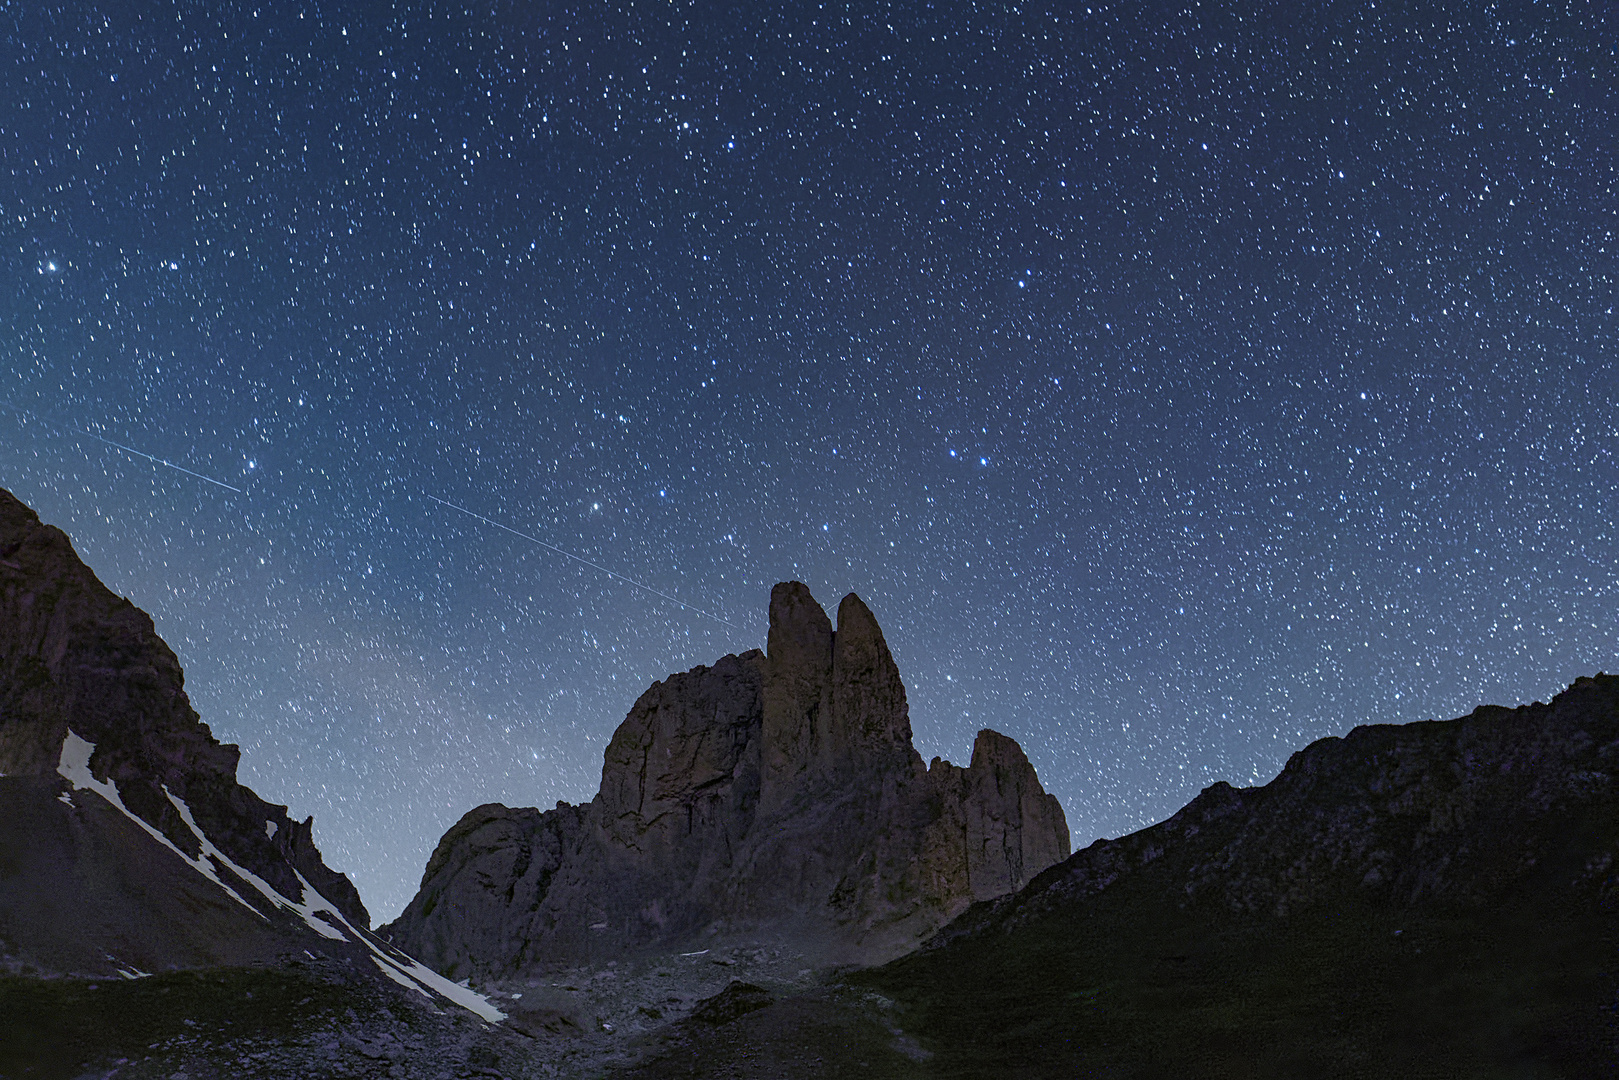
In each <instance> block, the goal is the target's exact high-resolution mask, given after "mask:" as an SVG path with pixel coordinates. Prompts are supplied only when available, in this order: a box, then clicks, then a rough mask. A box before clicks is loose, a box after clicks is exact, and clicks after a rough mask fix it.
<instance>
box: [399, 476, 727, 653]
mask: <svg viewBox="0 0 1619 1080" xmlns="http://www.w3.org/2000/svg"><path fill="white" fill-rule="evenodd" d="M421 494H422V496H423V497H424V498H428V499H432V500H433V501H434V502H436V503H438V504H439V505H440V506H448V507H449V508H450V509H451V510H455V511H457V512H459V513H462V514H465V515H466V516H467V517H469V518H476V519H477V520H479V521H481V522H483V523H484V524H485V525H493V526H494V527H495V528H497V529H501V530H503V531H505V532H509V533H511V534H512V535H513V536H521V537H522V538H523V539H524V540H528V541H530V542H531V543H535V544H538V545H540V546H541V547H542V548H544V549H545V550H547V551H554V552H556V553H557V554H558V555H561V556H562V557H563V558H565V559H572V560H573V561H574V562H577V563H584V564H585V565H586V566H588V567H590V568H591V569H592V570H597V571H600V572H601V573H603V574H606V575H607V576H608V577H610V578H613V579H615V580H618V581H622V582H624V583H625V584H626V585H633V586H635V587H636V588H637V589H640V590H641V591H642V592H649V593H651V594H652V595H653V596H656V597H658V598H659V599H662V600H667V601H669V602H670V603H671V604H674V605H676V606H677V607H679V608H681V609H683V610H685V611H694V612H696V613H697V614H699V615H705V616H707V617H708V618H710V619H713V620H714V621H715V622H718V623H725V625H726V626H729V627H730V628H731V629H733V630H735V629H737V625H736V624H735V623H732V622H727V621H726V620H725V619H722V618H720V617H719V616H718V615H716V614H714V613H713V612H712V611H704V610H703V609H702V608H700V607H696V606H694V605H692V604H688V603H686V602H685V601H682V600H676V599H675V598H674V597H672V596H670V595H669V594H668V593H662V592H659V591H658V590H657V589H654V588H653V587H652V586H650V585H643V584H642V583H641V582H639V581H636V580H635V579H634V578H627V577H625V576H624V575H623V574H617V573H614V572H613V571H611V570H609V569H607V567H605V566H601V565H599V564H597V563H593V562H591V561H590V560H589V559H586V558H582V557H581V556H578V555H575V554H574V553H573V552H571V551H564V550H562V549H561V548H559V547H557V546H556V545H555V544H547V543H546V542H545V541H544V540H541V539H540V538H539V537H538V536H531V535H529V534H528V533H526V532H522V531H520V530H518V529H514V528H512V527H511V526H510V525H502V524H501V523H500V522H498V521H496V520H495V519H494V518H486V517H484V516H483V515H482V514H480V513H477V512H476V511H473V510H468V509H467V508H466V507H464V506H457V505H456V504H455V503H453V502H446V501H445V500H443V499H441V498H439V497H438V496H436V495H429V494H427V492H425V491H424V492H422V493H421Z"/></svg>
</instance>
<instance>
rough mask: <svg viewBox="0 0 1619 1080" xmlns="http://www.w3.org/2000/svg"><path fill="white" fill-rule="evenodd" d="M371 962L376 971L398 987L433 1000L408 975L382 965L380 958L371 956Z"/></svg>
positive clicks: (387, 965)
mask: <svg viewBox="0 0 1619 1080" xmlns="http://www.w3.org/2000/svg"><path fill="white" fill-rule="evenodd" d="M371 962H372V963H373V964H375V965H377V970H378V971H380V972H382V973H383V974H384V975H386V976H388V978H390V979H392V980H393V981H394V982H396V983H398V984H399V985H400V986H403V987H404V988H405V989H407V990H414V991H416V992H417V993H418V994H420V995H422V997H424V998H426V999H427V1000H429V1001H432V1000H433V995H432V994H429V993H428V992H427V991H426V990H423V989H422V987H421V984H420V983H417V982H414V981H413V980H412V979H411V977H410V976H409V975H406V974H405V973H404V972H402V971H400V970H399V969H398V968H396V967H394V966H393V965H392V964H384V963H383V962H382V958H381V957H378V956H373V957H372V958H371Z"/></svg>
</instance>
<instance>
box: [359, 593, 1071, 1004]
mask: <svg viewBox="0 0 1619 1080" xmlns="http://www.w3.org/2000/svg"><path fill="white" fill-rule="evenodd" d="M768 645H769V652H768V654H766V653H760V652H758V651H752V652H747V653H744V654H742V655H741V656H727V657H725V658H724V659H722V660H720V661H719V662H718V663H717V664H715V665H714V666H713V667H711V668H710V667H699V668H695V669H693V670H691V671H689V672H686V673H685V674H681V675H673V676H670V677H669V678H668V679H666V680H664V681H663V682H661V683H657V684H655V685H654V686H653V687H652V688H651V689H650V690H648V691H647V692H646V693H645V694H643V695H642V696H641V699H640V700H639V701H637V702H636V703H635V706H634V708H632V709H631V710H630V714H629V716H628V717H626V718H625V720H624V723H623V724H622V725H620V727H619V729H618V731H617V733H616V734H615V735H614V736H613V740H612V742H611V744H610V745H609V746H608V749H607V752H606V755H605V761H604V763H603V766H602V787H601V792H600V793H599V794H598V795H597V796H596V798H595V799H594V800H592V801H591V802H590V803H588V804H586V805H584V806H581V807H572V806H565V805H560V804H559V806H558V807H557V809H555V810H551V811H546V812H545V813H541V812H539V811H537V810H510V809H507V808H505V807H499V806H484V807H479V808H478V809H476V810H474V811H472V812H471V813H469V814H468V815H467V816H466V817H464V818H463V819H462V820H461V821H460V822H459V823H457V824H456V825H455V827H453V828H452V829H451V830H450V831H449V832H448V833H446V834H445V836H444V839H443V840H442V841H440V843H439V846H438V850H437V851H435V852H434V854H433V857H432V859H431V860H430V861H429V863H428V866H427V870H426V872H425V873H424V874H423V877H422V887H421V890H420V891H419V892H418V893H417V895H416V897H415V899H414V900H412V901H411V903H410V905H409V906H408V907H407V908H406V909H405V911H404V913H403V914H402V915H401V916H400V918H399V919H398V920H397V921H396V922H394V923H392V924H390V925H389V926H388V927H385V928H384V932H385V933H387V934H389V935H390V936H391V937H392V939H393V940H394V941H395V943H397V944H399V945H401V946H402V947H404V948H405V949H407V950H408V951H411V952H412V953H413V954H414V955H416V956H419V957H421V958H423V959H424V960H425V961H426V962H427V963H429V964H433V965H435V966H437V967H438V968H439V970H441V971H444V972H446V973H448V974H452V975H454V976H455V977H457V978H459V977H461V976H463V975H467V974H472V973H480V974H496V973H505V972H510V971H513V970H517V969H521V968H523V967H526V966H529V965H532V964H536V963H543V962H548V961H557V960H576V959H585V958H591V957H600V956H604V955H613V954H617V953H628V952H633V951H635V950H637V949H640V948H651V947H658V948H668V947H673V946H678V945H681V944H684V943H691V944H693V945H694V946H695V947H701V943H703V942H706V941H709V940H714V939H716V938H717V937H718V936H720V935H725V934H743V933H759V932H764V933H775V934H778V935H780V936H784V937H790V938H794V939H796V940H798V941H800V942H805V943H811V944H813V945H815V946H816V947H819V948H821V949H822V950H823V951H824V952H825V953H826V954H827V955H829V956H838V957H843V958H848V959H857V958H858V959H874V958H878V957H882V956H887V955H892V954H894V953H896V952H898V951H902V950H903V949H905V948H907V947H909V946H910V945H911V944H914V943H915V942H916V941H917V940H919V939H920V938H921V937H923V936H925V935H926V934H927V933H929V932H931V931H932V930H934V929H935V928H937V927H938V926H939V925H941V924H942V923H943V922H945V921H946V920H948V919H949V918H950V917H952V916H953V915H955V914H956V913H958V912H959V911H961V910H962V909H963V908H965V907H966V905H967V904H969V903H970V902H972V901H973V900H982V899H989V898H992V897H996V896H1000V895H1003V894H1004V893H1006V892H1008V891H1010V890H1013V889H1016V888H1019V887H1021V886H1022V885H1023V884H1024V883H1025V882H1027V881H1028V880H1029V879H1030V878H1032V877H1033V876H1034V875H1035V874H1037V873H1039V872H1040V871H1041V870H1043V869H1045V868H1046V867H1047V866H1049V865H1051V864H1052V863H1055V862H1057V861H1060V860H1061V859H1063V858H1065V857H1066V856H1067V855H1068V849H1069V837H1068V826H1067V822H1066V821H1065V820H1064V818H1063V812H1062V808H1061V806H1059V805H1058V803H1057V801H1056V799H1055V798H1053V797H1052V796H1050V795H1047V794H1045V792H1044V791H1043V790H1042V789H1041V787H1040V782H1039V780H1038V779H1037V778H1036V777H1035V774H1034V769H1033V767H1032V766H1031V765H1030V764H1029V762H1028V759H1027V758H1026V757H1025V756H1024V755H1023V752H1022V750H1021V749H1019V747H1018V745H1017V743H1015V742H1013V741H1012V740H1011V739H1008V738H1006V737H1005V736H1003V735H999V734H996V733H995V732H993V731H984V732H981V733H980V734H979V736H978V742H977V745H976V746H975V747H974V749H973V760H972V764H971V765H970V766H969V767H968V768H966V769H963V768H960V767H958V766H955V765H951V764H950V763H949V762H943V761H938V760H935V761H934V763H933V765H932V767H931V768H929V767H926V766H924V765H923V762H922V759H921V757H920V756H919V755H918V754H917V753H916V751H915V749H913V748H912V746H911V727H910V715H909V709H908V706H907V704H906V700H905V687H904V684H903V683H902V682H901V681H900V677H899V671H898V669H897V668H896V667H895V665H894V660H893V657H892V655H891V654H890V653H889V650H888V645H887V643H886V642H885V641H884V640H883V635H882V631H881V629H880V628H879V627H878V625H877V621H876V619H875V618H874V617H873V616H872V614H871V612H870V610H869V609H868V608H867V607H866V605H865V604H864V603H863V602H862V601H861V600H860V598H859V597H857V596H854V595H853V594H851V595H849V596H847V597H845V598H844V600H843V602H842V604H840V605H839V608H838V627H837V630H836V631H835V632H834V630H833V629H832V624H831V622H830V621H829V620H828V619H827V617H826V613H825V612H824V611H823V610H822V609H821V607H820V605H819V604H817V603H816V602H815V599H814V598H813V597H812V596H811V595H810V592H809V590H808V589H807V588H806V587H805V586H804V585H802V584H800V583H798V582H787V583H784V584H781V585H777V586H776V587H775V589H774V590H773V591H772V593H771V599H770V633H769V638H768Z"/></svg>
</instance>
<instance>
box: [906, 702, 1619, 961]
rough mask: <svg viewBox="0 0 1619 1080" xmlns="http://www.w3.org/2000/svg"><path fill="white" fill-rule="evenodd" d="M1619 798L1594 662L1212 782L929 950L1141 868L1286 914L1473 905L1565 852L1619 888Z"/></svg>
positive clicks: (1009, 927)
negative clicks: (1351, 902) (1461, 713)
mask: <svg viewBox="0 0 1619 1080" xmlns="http://www.w3.org/2000/svg"><path fill="white" fill-rule="evenodd" d="M1614 809H1619V677H1615V676H1611V675H1606V674H1598V675H1596V676H1594V677H1581V678H1579V679H1576V680H1575V682H1574V684H1573V685H1572V686H1570V687H1569V688H1568V689H1567V690H1565V691H1563V692H1562V693H1560V694H1558V695H1557V696H1556V697H1555V698H1553V699H1552V701H1551V702H1550V703H1546V704H1543V703H1541V702H1538V701H1537V702H1535V703H1533V704H1531V705H1524V706H1520V707H1518V708H1516V709H1508V708H1503V707H1501V706H1496V705H1486V706H1483V707H1481V708H1478V709H1476V710H1474V712H1472V713H1471V714H1470V715H1468V716H1465V717H1462V718H1460V719H1457V720H1448V721H1428V722H1423V723H1414V724H1401V725H1392V724H1375V725H1365V726H1361V727H1357V728H1355V729H1354V730H1352V731H1350V732H1349V734H1348V735H1346V736H1344V737H1343V738H1337V737H1330V738H1325V739H1320V740H1318V741H1317V742H1314V743H1312V744H1311V745H1310V746H1308V747H1306V748H1305V749H1303V750H1301V751H1299V752H1298V753H1295V754H1294V755H1293V756H1292V757H1291V758H1290V759H1289V760H1288V763H1287V765H1286V767H1284V768H1283V769H1282V771H1281V774H1280V775H1278V776H1277V777H1276V779H1275V780H1273V781H1271V782H1270V783H1269V784H1266V785H1264V786H1263V787H1256V788H1235V787H1232V786H1231V785H1230V784H1227V783H1225V782H1223V781H1222V782H1220V783H1217V784H1213V785H1211V786H1210V787H1208V788H1206V789H1205V790H1204V791H1203V792H1202V793H1201V794H1200V795H1198V796H1197V798H1195V799H1193V800H1192V801H1191V802H1190V803H1188V804H1187V805H1186V806H1184V807H1182V808H1181V809H1180V810H1179V811H1178V812H1176V813H1175V815H1174V816H1172V817H1170V818H1169V819H1168V820H1166V821H1163V822H1161V823H1159V824H1157V825H1154V826H1151V827H1150V828H1147V829H1143V830H1141V831H1140V832H1136V833H1132V834H1130V835H1129V836H1126V837H1123V838H1121V839H1118V840H1098V841H1096V843H1094V844H1092V845H1091V846H1090V847H1088V848H1086V849H1084V850H1083V851H1079V852H1076V853H1075V854H1074V855H1073V856H1072V857H1071V858H1069V859H1068V860H1067V861H1066V862H1063V863H1061V864H1059V865H1057V866H1054V867H1052V868H1051V869H1049V870H1047V871H1046V872H1045V873H1043V874H1041V875H1040V876H1039V877H1038V878H1036V879H1035V880H1034V881H1033V882H1032V883H1031V884H1030V885H1029V887H1028V888H1027V889H1025V890H1024V891H1023V892H1021V893H1020V894H1018V895H1016V896H1007V897H1002V898H1000V899H997V900H994V901H991V902H988V903H984V904H979V905H977V906H975V907H974V908H973V909H972V910H971V911H970V912H968V913H967V914H966V915H964V916H963V917H962V918H961V919H958V920H957V921H956V922H955V923H953V924H952V925H950V926H949V927H948V928H947V929H946V930H944V931H943V932H942V933H940V934H939V935H937V936H936V937H935V938H934V939H933V940H932V941H930V942H929V946H930V947H933V948H938V947H942V946H946V945H948V944H950V943H952V942H955V941H961V940H964V939H968V938H973V937H978V936H982V935H986V934H989V935H993V934H997V933H1007V932H1011V931H1013V930H1014V929H1015V928H1017V927H1019V926H1021V925H1024V924H1025V923H1028V922H1030V921H1033V920H1037V919H1040V918H1043V917H1045V916H1047V915H1049V914H1052V913H1054V912H1060V911H1063V910H1067V909H1072V908H1074V907H1076V906H1077V905H1081V904H1085V903H1093V902H1095V900H1096V898H1097V897H1099V896H1102V895H1104V894H1106V893H1107V892H1108V891H1109V890H1111V889H1113V888H1115V887H1117V886H1119V885H1121V884H1123V883H1126V882H1129V881H1131V880H1132V879H1134V878H1137V877H1140V876H1141V875H1144V874H1151V875H1153V877H1154V878H1155V880H1159V881H1161V883H1162V886H1163V888H1165V889H1167V890H1168V892H1169V893H1170V894H1172V895H1174V896H1176V897H1178V898H1179V901H1180V903H1181V904H1182V905H1183V906H1191V905H1204V906H1212V907H1214V908H1215V909H1219V910H1225V911H1229V912H1232V913H1237V914H1243V915H1250V916H1270V917H1277V918H1285V917H1286V916H1287V915H1288V914H1289V913H1290V912H1292V911H1295V910H1298V909H1301V908H1305V907H1310V906H1312V905H1318V904H1320V903H1323V902H1328V901H1336V900H1338V899H1341V898H1342V897H1344V896H1360V897H1363V898H1367V899H1372V900H1377V901H1379V902H1388V903H1395V904H1401V905H1415V904H1424V903H1445V904H1456V905H1464V906H1465V905H1468V904H1474V903H1479V902H1483V901H1484V900H1485V899H1486V898H1489V897H1493V896H1496V895H1498V894H1501V893H1502V892H1503V891H1504V890H1507V889H1509V888H1510V887H1512V886H1513V883H1514V882H1516V881H1518V879H1520V878H1521V877H1523V876H1524V875H1525V874H1527V873H1530V872H1532V871H1535V870H1536V869H1537V868H1542V869H1543V868H1545V867H1549V866H1553V865H1558V866H1561V865H1563V864H1568V865H1569V867H1570V868H1571V870H1570V875H1569V881H1568V884H1569V886H1570V887H1575V888H1586V887H1589V888H1590V889H1595V890H1597V891H1598V892H1602V893H1604V894H1607V893H1612V894H1613V896H1614V898H1616V899H1619V891H1615V890H1616V888H1619V886H1616V880H1619V879H1616V878H1615V869H1616V867H1615V866H1614V859H1615V856H1616V855H1619V848H1616V844H1619V832H1616V831H1615V827H1614V825H1613V821H1614V820H1619V819H1610V818H1609V816H1608V812H1609V811H1611V810H1614ZM1571 860H1572V861H1571Z"/></svg>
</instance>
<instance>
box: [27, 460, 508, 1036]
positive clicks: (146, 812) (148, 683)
mask: <svg viewBox="0 0 1619 1080" xmlns="http://www.w3.org/2000/svg"><path fill="white" fill-rule="evenodd" d="M238 756H239V753H238V751H237V748H236V747H234V746H227V745H221V744H220V743H219V741H218V740H216V739H215V738H214V737H213V733H212V732H210V731H209V730H208V726H207V725H206V724H204V723H202V722H201V720H200V719H199V718H198V716H197V713H196V712H195V710H193V709H192V708H191V703H190V701H189V700H188V699H187V698H186V694H185V690H184V678H183V676H182V674H181V672H180V664H179V661H178V660H177V659H176V658H175V655H174V653H173V652H172V651H170V649H169V647H168V646H167V645H165V644H164V643H163V641H162V640H161V639H159V638H158V636H157V634H156V632H155V630H154V628H153V626H152V620H151V619H150V618H149V617H148V616H147V615H146V613H145V612H143V611H141V610H140V609H138V608H137V607H135V605H133V604H131V603H130V602H129V601H128V600H125V599H123V598H122V597H118V596H115V595H113V594H112V593H111V592H110V591H109V590H108V589H107V588H106V586H104V585H102V584H101V582H100V581H98V580H96V576H95V575H94V574H92V573H91V572H90V570H89V568H88V567H86V566H85V565H84V564H83V563H82V562H80V561H79V558H78V556H77V555H75V554H74V552H73V546H72V545H71V544H70V543H69V542H68V538H67V537H66V536H65V535H63V534H62V533H61V532H60V531H59V530H57V529H54V528H52V527H51V526H49V525H45V524H42V523H41V522H40V520H39V517H38V516H37V515H36V514H35V513H34V512H33V511H32V510H30V509H29V508H28V507H26V506H24V505H23V504H22V503H21V502H18V501H17V499H15V498H14V497H13V496H12V495H11V494H10V493H9V492H6V491H0V972H8V973H25V974H26V973H43V974H54V975H62V974H68V975H72V974H77V975H88V976H94V977H97V978H100V977H105V976H113V975H115V973H116V974H121V975H123V976H125V977H126V978H131V979H133V978H137V977H139V976H140V975H142V974H151V973H155V972H159V971H166V970H172V969H177V968H197V967H210V968H212V967H217V966H219V965H236V964H265V963H272V964H274V963H280V962H283V961H286V960H289V959H291V960H295V961H296V962H302V961H303V960H305V959H308V958H309V957H311V956H318V957H325V958H328V959H330V960H334V961H337V962H339V963H340V964H342V965H343V967H344V969H345V970H348V971H351V972H354V973H356V974H357V976H359V977H365V978H369V979H372V980H375V981H376V982H377V983H378V985H380V986H382V987H384V988H386V989H387V990H388V992H390V993H399V992H406V993H409V992H412V991H414V992H416V993H419V994H421V995H426V996H427V997H434V996H437V997H439V998H440V999H441V1000H448V1001H452V1002H455V1003H457V1004H460V1005H463V1006H465V1007H466V1008H468V1009H470V1010H472V1011H473V1012H476V1013H478V1014H479V1015H480V1016H483V1017H484V1018H486V1019H497V1018H498V1017H499V1016H500V1013H499V1012H498V1011H497V1010H495V1009H494V1008H493V1007H492V1006H490V1005H489V1004H488V1003H487V1002H486V1001H485V1000H484V999H483V998H481V997H479V996H478V995H476V994H474V993H472V992H471V991H469V990H467V989H466V988H464V987H460V986H456V985H454V984H452V983H450V982H448V981H447V980H445V979H444V978H443V977H441V976H439V975H437V974H436V973H434V972H432V971H430V970H428V969H427V968H424V967H422V965H420V964H419V963H417V962H416V961H414V960H412V959H411V958H410V957H408V956H406V955H404V954H403V953H401V952H399V951H398V950H397V949H394V948H392V947H391V946H388V945H387V944H385V943H383V942H381V941H379V940H377V939H376V938H375V937H373V936H372V935H371V934H370V933H369V932H368V931H367V930H366V926H367V924H368V922H369V918H368V916H367V915H366V911H365V907H364V905H362V904H361V903H360V896H359V893H358V892H356V891H355V889H354V886H353V885H352V884H351V883H350V882H349V880H348V878H346V877H344V876H343V875H342V874H339V873H337V872H336V871H334V870H332V869H331V868H329V867H328V866H327V865H326V864H325V862H324V861H323V860H322V859H321V855H320V852H319V850H317V849H316V847H315V844H314V841H313V839H312V837H311V826H312V823H311V822H310V821H309V820H304V821H301V822H298V821H293V820H291V819H289V818H288V816H287V810H286V807H284V806H273V805H271V804H269V803H267V802H265V801H264V800H263V799H260V798H259V797H258V796H257V795H255V794H254V793H253V792H252V791H250V790H249V789H248V788H246V787H244V786H242V785H241V784H239V783H237V781H236V763H237V759H238Z"/></svg>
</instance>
